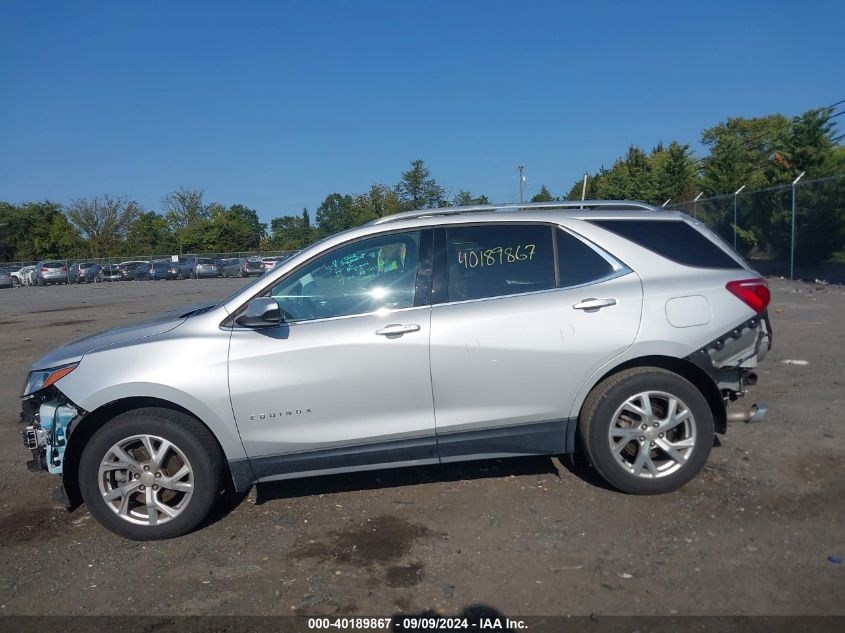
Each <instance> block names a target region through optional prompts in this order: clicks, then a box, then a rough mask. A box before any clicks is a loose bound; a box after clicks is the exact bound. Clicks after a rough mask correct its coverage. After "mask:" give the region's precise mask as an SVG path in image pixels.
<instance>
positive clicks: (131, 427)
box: [79, 408, 223, 541]
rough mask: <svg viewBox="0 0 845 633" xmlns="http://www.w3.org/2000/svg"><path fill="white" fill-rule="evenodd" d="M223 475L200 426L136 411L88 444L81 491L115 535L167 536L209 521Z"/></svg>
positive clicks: (171, 415) (167, 414) (181, 417)
mask: <svg viewBox="0 0 845 633" xmlns="http://www.w3.org/2000/svg"><path fill="white" fill-rule="evenodd" d="M222 471H223V457H222V455H221V453H220V449H219V448H218V446H217V442H216V441H215V439H214V436H213V435H212V434H211V432H210V431H209V430H208V429H207V428H206V427H205V426H204V425H203V424H201V423H200V422H198V421H197V420H195V419H194V418H191V417H190V416H187V415H185V414H183V413H179V412H177V411H172V410H170V409H158V408H145V409H136V410H134V411H128V412H126V413H123V414H121V415H119V416H117V417H116V418H114V419H113V420H111V421H109V422H107V423H106V424H105V425H104V426H103V427H102V428H101V429H100V430H98V431H97V432H96V433H95V434H94V436H93V437H92V438H91V440H90V441H89V442H88V444H87V445H86V446H85V449H84V451H83V453H82V459H81V461H80V467H79V487H80V491H81V493H82V497H83V499H84V500H85V503H86V504H87V505H88V509H89V510H90V511H91V514H93V515H94V516H95V517H96V518H97V520H99V521H100V523H102V524H103V525H104V526H105V527H107V528H108V529H109V530H111V531H112V532H114V533H115V534H118V535H120V536H123V537H126V538H129V539H133V540H138V541H144V540H152V539H163V538H172V537H175V536H181V535H182V534H185V533H186V532H189V531H190V530H192V529H194V528H195V527H196V526H197V525H199V523H200V522H201V521H202V520H203V519H204V518H205V517H206V516H207V515H208V513H209V511H210V510H211V507H212V506H213V504H214V501H215V499H216V497H217V493H218V492H219V490H220V486H221V473H222Z"/></svg>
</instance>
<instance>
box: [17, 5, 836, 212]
mask: <svg viewBox="0 0 845 633" xmlns="http://www.w3.org/2000/svg"><path fill="white" fill-rule="evenodd" d="M567 4H568V3H565V2H528V1H523V2H513V1H511V2H494V1H485V2H460V1H458V0H453V1H451V2H434V1H429V2H405V1H402V2H399V1H395V0H394V1H392V2H364V1H357V0H356V1H355V2H352V1H349V2H337V1H323V2H318V1H310V2H308V1H303V2H299V1H297V2H269V1H267V2H227V3H216V2H195V3H194V2H39V1H37V0H36V1H24V0H21V1H19V2H10V1H8V0H0V93H2V94H0V200H6V201H10V202H21V201H24V200H43V199H51V200H55V201H59V202H63V203H67V202H70V201H71V200H72V199H74V198H78V197H87V196H92V195H97V194H102V193H115V194H119V193H122V194H126V195H128V196H130V197H131V198H134V199H135V200H137V201H138V202H140V203H141V204H143V205H144V206H145V207H147V208H151V209H156V210H157V209H159V208H160V206H161V205H160V203H161V199H162V197H163V196H164V195H165V194H166V193H167V192H168V191H170V190H172V189H174V188H176V187H179V186H185V187H189V188H198V189H203V190H204V191H205V194H206V199H207V200H208V201H212V200H215V201H219V202H222V203H224V204H232V203H235V202H239V203H242V204H246V205H247V206H250V207H252V208H254V209H257V210H258V212H259V215H260V216H261V218H262V219H263V220H265V221H266V220H268V219H269V218H271V217H274V216H276V215H282V214H285V213H292V212H297V211H299V210H301V208H302V207H308V208H309V209H310V210H311V211H312V213H313V211H314V209H315V207H316V206H317V205H318V204H319V203H320V201H321V200H322V199H323V198H324V197H325V196H326V195H327V194H329V193H332V192H334V191H338V192H341V193H359V192H362V191H364V190H366V189H367V188H368V187H369V185H370V184H371V183H374V182H383V183H386V184H389V185H393V184H395V183H396V182H397V180H398V179H399V175H400V173H401V171H403V170H404V169H406V168H407V165H408V162H409V161H410V160H412V159H415V158H422V159H423V160H425V162H426V163H427V165H428V166H429V167H430V169H431V171H432V174H433V175H434V176H435V177H436V178H437V180H438V181H439V182H440V183H441V184H442V185H444V186H445V187H446V188H447V189H451V190H452V191H453V192H457V190H458V189H460V188H464V189H469V190H470V191H472V192H473V193H484V194H486V195H487V196H488V197H490V198H491V199H493V200H495V201H510V200H514V199H515V198H516V196H517V191H518V183H517V176H516V171H515V167H516V165H517V164H519V163H522V164H524V165H526V171H525V173H526V178H527V184H526V187H527V189H526V191H527V193H528V195H531V194H533V193H534V192H535V191H536V189H538V188H539V186H540V185H541V184H542V183H545V184H546V185H547V186H548V187H549V188H550V189H551V190H552V192H553V193H557V194H560V193H565V192H566V191H568V190H569V188H570V186H571V185H572V183H573V182H574V181H575V180H576V179H577V178H578V177H579V176H580V175H581V174H583V173H584V171H593V170H595V169H597V168H598V167H599V166H601V165H602V164H603V163H604V164H609V163H611V162H612V161H613V160H614V159H615V158H616V157H617V156H619V155H621V154H622V153H624V152H625V150H626V148H627V147H628V145H629V144H632V143H634V144H637V145H640V146H643V147H645V148H651V147H652V146H654V145H655V144H656V143H657V142H658V141H661V140H662V141H665V142H669V141H671V140H672V139H677V140H680V141H681V142H687V143H691V144H693V147H694V148H696V149H698V139H699V134H700V131H701V130H702V129H703V128H705V127H708V126H711V125H713V124H715V123H717V122H718V121H720V120H723V119H725V118H726V117H728V116H755V115H762V114H767V113H771V112H783V113H785V114H788V115H792V114H798V113H800V112H802V111H804V110H807V109H809V108H812V107H817V106H820V105H824V104H829V103H833V102H835V101H838V100H840V99H844V98H845V82H843V81H842V79H843V77H845V71H843V66H842V64H841V59H842V55H843V51H842V45H841V25H842V23H843V17H845V3H842V2H841V0H840V1H838V2H806V3H795V2H777V1H771V2H751V1H745V0H743V1H741V2H740V1H736V0H734V1H733V2H721V1H710V2H694V3H693V2H665V3H660V2H647V1H646V2H618V3H612V2H582V3H577V4H576V3H572V5H571V6H567Z"/></svg>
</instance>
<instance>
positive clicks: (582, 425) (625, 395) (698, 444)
mask: <svg viewBox="0 0 845 633" xmlns="http://www.w3.org/2000/svg"><path fill="white" fill-rule="evenodd" d="M647 391H653V392H664V393H667V394H671V395H672V396H675V397H677V398H679V399H680V400H681V401H682V402H683V403H684V404H685V405H686V408H687V409H688V410H689V412H690V413H691V419H692V421H693V422H692V423H691V424H690V423H687V425H690V426H691V428H694V431H695V439H694V440H691V442H692V448H691V450H690V451H689V453H687V456H688V459H687V460H686V461H685V462H684V463H683V464H681V465H680V466H679V467H677V466H674V463H673V462H672V461H671V460H670V459H668V458H669V455H668V453H664V452H663V451H662V449H660V448H656V449H650V454H649V458H651V453H653V454H654V458H655V459H658V458H662V459H664V461H665V462H668V463H669V465H670V466H673V467H675V468H676V470H674V472H669V473H668V474H665V475H662V476H659V477H654V476H637V475H634V474H633V473H632V472H630V471H629V470H628V469H626V468H625V467H624V466H623V464H622V463H621V462H620V460H621V459H624V457H620V458H617V457H616V456H614V452H613V450H612V448H611V445H610V440H609V433H610V427H611V425H612V424H614V422H615V420H614V415H615V414H616V412H617V410H618V409H619V408H620V407H621V406H622V405H623V404H624V403H625V402H626V401H627V400H628V399H629V398H632V397H633V396H635V395H637V394H640V393H643V392H647ZM656 403H657V405H658V406H659V401H656ZM667 419H668V416H667ZM684 428H690V427H689V426H686V425H685V426H684ZM578 431H579V435H580V440H581V448H582V449H583V450H584V451H585V452H586V455H587V458H588V459H589V461H590V464H591V465H592V466H593V468H595V469H596V471H597V472H598V473H599V475H601V476H602V478H604V480H605V481H607V483H609V484H610V485H612V486H613V487H615V488H617V489H618V490H621V491H622V492H626V493H629V494H637V495H654V494H663V493H667V492H672V491H674V490H677V489H679V488H681V487H682V486H684V485H685V484H687V483H688V482H689V481H690V480H692V479H693V478H694V477H695V476H696V475H697V474H698V473H699V472H700V471H701V469H702V468H703V467H704V464H705V463H706V462H707V458H708V457H709V455H710V449H711V448H712V447H713V437H714V426H713V412H712V411H711V410H710V406H709V404H708V403H707V400H706V399H705V397H704V395H702V393H701V391H699V389H698V388H697V387H695V385H693V384H692V383H690V382H689V381H688V380H686V379H685V378H683V377H681V376H679V375H678V374H675V373H673V372H670V371H667V370H665V369H660V368H658V367H635V368H633V369H627V370H624V371H621V372H619V373H618V374H614V375H613V376H611V377H609V378H607V379H606V380H604V381H603V382H601V383H600V384H598V385H597V386H596V387H594V388H593V390H592V391H591V392H590V394H589V396H587V399H586V400H585V401H584V406H583V407H582V408H581V415H580V416H579V418H578ZM648 431H649V432H651V429H648ZM637 433H639V431H637ZM654 433H657V430H655V431H654ZM660 437H663V436H662V435H661V436H660ZM639 439H641V438H636V439H631V440H629V441H630V444H629V445H628V446H627V447H626V448H624V449H623V451H620V455H621V454H622V452H624V451H629V452H631V451H633V452H634V453H636V454H639V453H638V452H637V451H638V450H639V448H638V446H639V443H638V440H639ZM667 439H668V436H667ZM655 440H656V441H657V442H658V443H659V442H660V440H658V439H657V438H655ZM620 441H621V440H620ZM646 441H647V440H646ZM631 445H633V446H631ZM652 445H653V444H652ZM631 459H632V460H633V457H632V458H631ZM635 465H636V464H633V465H632V467H633V466H635Z"/></svg>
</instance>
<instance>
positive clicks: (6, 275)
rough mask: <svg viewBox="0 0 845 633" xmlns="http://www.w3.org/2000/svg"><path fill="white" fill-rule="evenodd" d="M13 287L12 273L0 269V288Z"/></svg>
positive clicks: (6, 269)
mask: <svg viewBox="0 0 845 633" xmlns="http://www.w3.org/2000/svg"><path fill="white" fill-rule="evenodd" d="M14 285H15V282H14V281H12V272H11V271H10V270H9V269H8V268H0V288H12V287H13V286H14Z"/></svg>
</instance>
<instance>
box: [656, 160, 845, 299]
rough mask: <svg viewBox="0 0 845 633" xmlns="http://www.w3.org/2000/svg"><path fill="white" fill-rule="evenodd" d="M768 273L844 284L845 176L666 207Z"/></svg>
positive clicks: (761, 270)
mask: <svg viewBox="0 0 845 633" xmlns="http://www.w3.org/2000/svg"><path fill="white" fill-rule="evenodd" d="M668 208H672V209H676V210H678V211H683V212H684V213H687V214H689V215H691V216H693V217H695V218H696V219H698V220H700V221H701V222H703V223H704V224H706V225H707V226H708V227H710V228H711V229H713V230H714V231H715V232H717V233H718V234H719V235H720V236H722V238H723V239H724V240H725V241H726V242H728V244H731V245H733V246H734V247H735V248H736V250H737V251H739V252H740V253H741V254H742V255H743V256H745V257H747V258H748V259H750V260H751V262H752V263H753V265H754V266H755V267H756V268H757V269H758V270H759V271H760V272H762V273H764V274H767V275H780V276H783V277H788V278H792V279H804V280H809V281H815V280H817V279H818V280H823V281H829V282H834V283H845V175H839V176H831V177H829V178H821V179H818V180H800V181H798V182H797V183H795V184H787V185H781V186H778V187H771V188H769V189H761V190H758V191H741V192H740V193H738V194H736V195H726V196H716V197H713V198H704V199H700V200H696V201H693V200H691V201H689V202H683V203H680V204H673V205H669V207H668Z"/></svg>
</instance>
